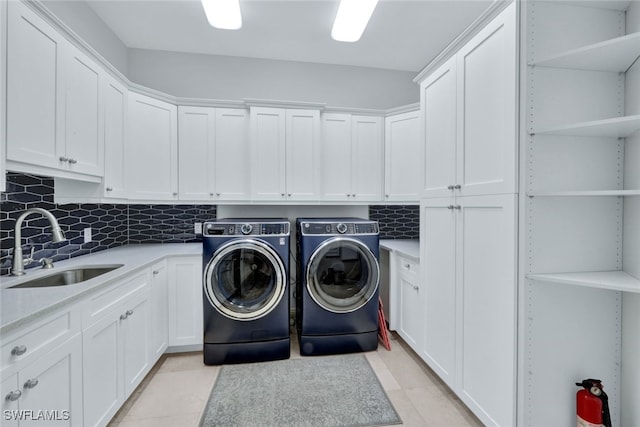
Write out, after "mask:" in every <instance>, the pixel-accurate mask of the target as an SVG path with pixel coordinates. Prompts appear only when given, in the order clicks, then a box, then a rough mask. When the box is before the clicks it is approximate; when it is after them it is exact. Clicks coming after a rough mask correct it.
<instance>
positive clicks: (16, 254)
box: [11, 208, 66, 276]
mask: <svg viewBox="0 0 640 427" xmlns="http://www.w3.org/2000/svg"><path fill="white" fill-rule="evenodd" d="M34 213H40V214H42V215H43V216H44V217H45V218H47V219H48V220H49V223H50V224H51V241H52V242H53V243H57V242H62V241H64V240H66V239H65V237H64V233H63V232H62V229H61V228H60V225H58V220H56V217H55V216H53V214H52V213H51V212H49V211H48V210H46V209H42V208H31V209H27V210H26V211H24V212H23V213H22V215H20V216H19V217H18V219H17V220H16V227H15V229H14V230H13V236H14V237H13V260H12V261H13V262H12V265H11V274H13V275H14V276H22V275H23V274H24V265H25V264H24V262H25V260H24V259H23V258H22V244H21V243H22V232H21V228H22V222H23V221H24V219H25V218H26V217H27V216H29V215H31V214H34ZM31 261H33V259H32V258H29V259H28V260H27V264H28V263H30V262H31Z"/></svg>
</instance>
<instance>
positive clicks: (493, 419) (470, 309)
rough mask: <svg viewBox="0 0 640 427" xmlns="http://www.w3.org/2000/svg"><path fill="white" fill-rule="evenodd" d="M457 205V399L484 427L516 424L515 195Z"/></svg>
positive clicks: (459, 201) (468, 199) (469, 199)
mask: <svg viewBox="0 0 640 427" xmlns="http://www.w3.org/2000/svg"><path fill="white" fill-rule="evenodd" d="M457 204H458V205H460V206H461V207H462V209H461V210H459V211H457V213H456V215H457V216H458V224H459V226H458V233H457V238H456V239H457V242H456V243H457V245H456V247H457V251H458V256H457V259H458V263H457V278H458V281H461V293H460V295H461V298H462V299H461V303H462V307H461V308H462V316H461V317H460V316H459V317H458V320H459V321H460V322H462V331H463V333H462V334H458V337H459V338H460V341H459V342H460V345H461V348H460V349H459V351H458V355H459V357H460V361H459V363H460V370H459V372H460V377H459V396H460V398H461V399H462V401H463V402H465V403H466V404H467V405H468V406H469V407H470V408H471V409H472V410H473V412H474V413H476V415H478V416H479V417H480V419H481V420H482V421H483V422H484V423H486V424H487V425H501V426H507V425H515V423H516V419H515V403H516V402H515V396H516V381H515V380H516V332H517V331H516V324H517V319H516V304H517V301H516V286H517V277H516V253H517V249H518V248H517V244H516V195H499V196H480V197H461V198H458V199H457ZM421 237H422V236H421ZM425 239H426V240H427V241H429V236H425ZM487 384H491V392H490V393H487Z"/></svg>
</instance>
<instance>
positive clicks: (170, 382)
mask: <svg viewBox="0 0 640 427" xmlns="http://www.w3.org/2000/svg"><path fill="white" fill-rule="evenodd" d="M390 339H391V351H387V350H386V349H385V348H384V347H383V346H382V345H380V346H379V347H378V350H377V351H372V352H368V353H366V357H367V359H368V360H369V363H370V364H371V366H372V367H373V369H374V371H375V373H376V375H377V376H378V379H379V380H380V383H381V384H382V386H383V387H384V389H385V391H386V392H387V395H388V396H389V399H390V400H391V402H392V403H393V406H394V407H395V409H396V411H397V412H398V414H399V415H400V418H402V421H403V424H402V425H405V426H414V427H430V426H434V427H435V426H437V427H458V426H460V427H462V426H464V427H467V426H482V423H481V422H480V421H479V420H478V419H477V418H476V417H475V416H474V415H473V414H472V413H471V412H469V410H468V409H467V408H466V407H465V406H464V404H463V403H462V402H460V400H459V399H458V398H457V397H456V396H455V395H454V394H453V393H452V392H451V390H450V389H449V388H448V387H447V386H446V385H445V384H444V383H443V382H442V381H440V379H439V378H437V376H436V375H435V374H434V373H433V372H432V371H431V370H430V369H429V368H428V367H427V365H426V364H425V363H424V362H423V361H422V360H420V359H419V358H418V356H417V355H416V354H415V353H414V352H413V351H412V350H411V349H410V348H409V347H408V346H407V345H406V344H405V343H404V342H403V341H402V339H401V338H399V337H397V335H395V334H393V333H392V334H390ZM291 342H292V348H291V357H292V358H294V357H301V356H300V350H299V348H298V346H297V340H296V339H295V337H292V341H291ZM219 370H220V367H218V366H205V365H204V364H203V363H202V353H200V352H196V353H182V354H172V355H165V356H163V357H162V359H160V361H158V363H157V364H156V366H155V367H154V368H153V369H152V371H151V372H150V373H149V375H147V377H146V378H145V380H144V381H143V383H142V384H141V385H140V386H139V387H138V389H137V390H136V391H135V392H134V393H133V394H132V396H131V397H130V398H129V400H128V401H127V402H126V403H125V405H124V406H123V407H122V409H121V410H120V411H119V412H118V413H117V414H116V415H115V417H114V418H113V420H111V423H109V426H108V427H183V426H184V427H192V426H193V427H196V426H197V425H198V421H199V420H200V416H201V413H202V411H203V409H204V405H205V404H206V402H207V399H208V398H209V393H210V391H211V389H212V388H213V385H214V383H215V380H216V377H217V375H218V371H219Z"/></svg>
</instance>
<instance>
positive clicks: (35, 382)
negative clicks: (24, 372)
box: [24, 378, 38, 388]
mask: <svg viewBox="0 0 640 427" xmlns="http://www.w3.org/2000/svg"><path fill="white" fill-rule="evenodd" d="M37 385H38V379H37V378H32V379H30V380H27V382H26V383H24V388H35V387H36V386H37Z"/></svg>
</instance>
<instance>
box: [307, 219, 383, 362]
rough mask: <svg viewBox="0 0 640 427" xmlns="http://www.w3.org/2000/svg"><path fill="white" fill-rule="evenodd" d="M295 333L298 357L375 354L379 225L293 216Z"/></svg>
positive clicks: (347, 220) (357, 221) (351, 220)
mask: <svg viewBox="0 0 640 427" xmlns="http://www.w3.org/2000/svg"><path fill="white" fill-rule="evenodd" d="M296 232H297V239H296V241H297V245H296V247H297V259H298V269H297V282H296V283H297V287H296V329H297V333H298V340H299V342H300V353H301V354H302V355H321V354H336V353H350V352H358V351H370V350H375V349H376V348H377V347H378V285H379V278H380V269H379V264H378V259H379V231H378V223H377V222H376V221H370V220H366V219H359V218H298V219H297V221H296Z"/></svg>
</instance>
